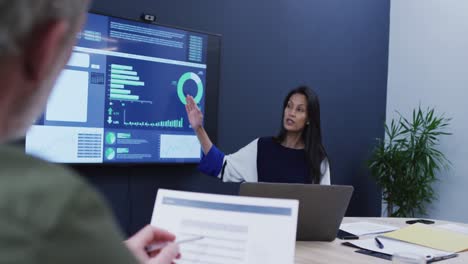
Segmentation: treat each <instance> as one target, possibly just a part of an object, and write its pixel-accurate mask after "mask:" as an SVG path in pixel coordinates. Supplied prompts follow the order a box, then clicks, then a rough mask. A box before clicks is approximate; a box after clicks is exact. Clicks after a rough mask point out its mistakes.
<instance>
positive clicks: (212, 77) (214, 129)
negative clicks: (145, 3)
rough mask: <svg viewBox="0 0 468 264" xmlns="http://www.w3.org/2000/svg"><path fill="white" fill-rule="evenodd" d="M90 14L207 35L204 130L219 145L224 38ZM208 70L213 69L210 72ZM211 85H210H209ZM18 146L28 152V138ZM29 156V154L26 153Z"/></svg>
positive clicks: (170, 163)
mask: <svg viewBox="0 0 468 264" xmlns="http://www.w3.org/2000/svg"><path fill="white" fill-rule="evenodd" d="M88 13H89V14H95V15H101V16H106V17H110V18H117V19H123V20H128V21H132V22H137V23H141V24H147V25H154V26H162V27H167V28H173V29H180V30H184V31H188V32H194V33H200V34H205V35H207V37H208V43H207V48H208V50H207V61H206V64H207V74H206V83H207V85H206V91H205V94H206V97H205V112H204V120H203V123H204V128H205V130H206V132H207V133H208V135H210V139H211V141H212V142H213V144H217V139H218V100H219V87H220V84H221V76H220V72H221V70H220V67H221V51H222V50H221V48H222V36H221V35H220V34H215V33H211V32H205V31H201V30H194V29H190V28H184V27H179V26H173V25H167V24H162V23H156V22H147V21H142V20H141V19H134V18H129V17H123V16H114V15H109V14H106V13H103V12H97V11H93V10H90V11H88ZM210 48H211V49H216V50H218V53H216V54H213V52H210V50H211V49H210ZM208 69H211V70H209V71H208ZM208 84H210V85H208ZM18 144H20V145H22V147H23V150H24V151H25V152H26V138H23V139H22V140H21V141H19V142H18ZM26 154H27V153H26ZM50 162H51V163H54V164H62V165H66V166H71V167H76V168H80V167H94V166H99V167H100V166H106V167H109V166H111V167H116V166H117V167H119V166H138V167H144V166H154V165H158V166H159V165H161V166H164V165H171V166H174V165H178V166H184V165H190V166H193V165H194V164H198V162H197V161H184V162H171V161H162V162H154V161H152V162H108V163H106V162H101V163H85V162H79V163H78V162H77V163H74V162H73V163H65V162H53V161H50Z"/></svg>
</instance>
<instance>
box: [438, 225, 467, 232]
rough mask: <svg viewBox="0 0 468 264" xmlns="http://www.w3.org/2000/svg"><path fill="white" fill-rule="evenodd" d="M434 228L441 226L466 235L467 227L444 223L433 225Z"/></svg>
mask: <svg viewBox="0 0 468 264" xmlns="http://www.w3.org/2000/svg"><path fill="white" fill-rule="evenodd" d="M434 227H436V228H442V229H447V230H450V231H454V232H457V233H461V234H464V235H468V228H466V227H464V226H460V225H456V224H446V225H439V226H434Z"/></svg>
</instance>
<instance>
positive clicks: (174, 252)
mask: <svg viewBox="0 0 468 264" xmlns="http://www.w3.org/2000/svg"><path fill="white" fill-rule="evenodd" d="M174 240H175V236H174V235H173V234H171V233H169V232H167V231H165V230H162V229H159V228H156V227H153V226H150V225H148V226H146V227H144V228H143V229H141V230H140V231H138V233H136V234H135V235H133V236H132V237H131V238H129V239H128V240H127V241H125V245H126V246H127V248H128V249H129V250H130V251H131V252H132V253H133V255H134V256H135V257H136V258H137V259H138V260H139V261H140V263H142V264H171V263H172V262H173V260H174V259H176V258H178V256H179V247H178V246H177V244H175V243H169V244H168V245H167V246H166V247H164V248H163V249H161V250H159V251H156V252H152V253H151V254H148V253H147V252H146V247H147V246H150V245H151V244H153V243H158V242H159V243H161V242H173V241H174Z"/></svg>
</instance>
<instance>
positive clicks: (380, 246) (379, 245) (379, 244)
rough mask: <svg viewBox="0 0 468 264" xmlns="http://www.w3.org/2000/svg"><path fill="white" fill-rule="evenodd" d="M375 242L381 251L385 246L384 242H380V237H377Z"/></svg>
mask: <svg viewBox="0 0 468 264" xmlns="http://www.w3.org/2000/svg"><path fill="white" fill-rule="evenodd" d="M374 240H375V243H376V244H377V246H378V247H379V248H380V249H382V248H384V245H383V244H382V241H380V239H379V238H378V237H375V238H374Z"/></svg>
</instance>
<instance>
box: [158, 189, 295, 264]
mask: <svg viewBox="0 0 468 264" xmlns="http://www.w3.org/2000/svg"><path fill="white" fill-rule="evenodd" d="M298 205H299V202H298V201H297V200H285V199H266V198H253V197H240V196H230V195H214V194H204V193H193V192H181V191H170V190H163V189H159V190H158V195H157V198H156V203H155V205H154V211H153V217H152V219H151V224H152V225H154V226H158V227H161V228H164V229H166V230H169V231H170V232H172V233H174V234H175V235H176V237H177V239H178V240H179V239H184V238H189V237H194V236H203V239H201V240H198V241H194V242H190V243H185V244H181V245H180V246H179V247H180V251H181V255H182V257H181V259H179V260H177V261H175V262H176V263H184V264H195V263H219V264H221V263H222V264H251V263H252V264H253V263H255V264H257V263H269V264H270V263H271V264H293V263H294V254H295V246H296V228H297V213H298Z"/></svg>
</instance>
